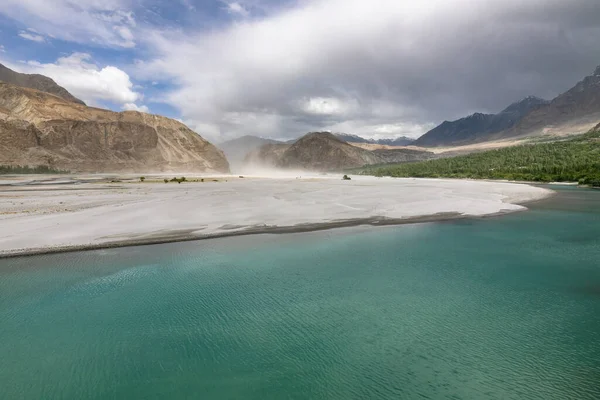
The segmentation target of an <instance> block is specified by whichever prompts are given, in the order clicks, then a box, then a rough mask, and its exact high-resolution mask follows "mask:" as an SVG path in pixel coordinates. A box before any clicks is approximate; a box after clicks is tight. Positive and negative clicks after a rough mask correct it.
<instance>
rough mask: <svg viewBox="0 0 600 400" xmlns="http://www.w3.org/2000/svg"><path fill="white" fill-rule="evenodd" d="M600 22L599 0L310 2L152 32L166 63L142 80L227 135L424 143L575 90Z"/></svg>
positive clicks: (143, 67)
mask: <svg viewBox="0 0 600 400" xmlns="http://www.w3.org/2000/svg"><path fill="white" fill-rule="evenodd" d="M231 4H233V3H229V6H230V8H231ZM597 18H600V8H599V7H598V6H597V1H595V0H573V1H570V2H569V3H568V4H566V3H565V2H562V1H558V0H531V1H528V2H522V1H519V0H502V1H500V0H497V1H494V0H490V1H480V2H474V1H469V0H429V1H423V2H415V1H408V0H376V1H372V2H364V1H349V0H310V1H306V2H301V3H298V5H296V6H295V7H294V8H288V9H285V10H283V11H280V12H277V13H276V14H273V15H269V16H266V17H264V18H258V19H256V18H255V19H252V20H248V19H244V20H243V21H241V22H240V21H238V22H236V23H234V24H231V25H229V26H227V27H226V28H223V29H221V30H210V31H206V32H198V33H189V32H182V31H179V30H178V31H163V32H156V31H154V32H151V33H150V34H148V35H146V37H145V40H146V45H148V46H149V47H150V48H152V49H153V51H154V53H155V56H154V57H153V58H152V59H150V60H146V61H145V62H141V63H139V64H138V65H136V66H134V67H133V70H132V72H131V73H134V74H135V75H136V76H139V77H146V78H147V79H148V80H156V78H153V77H156V76H160V77H161V79H163V80H169V79H170V80H171V81H172V83H174V84H175V85H176V89H175V90H171V91H169V92H166V93H164V95H163V97H164V99H163V101H165V102H168V103H169V104H171V105H173V106H175V107H176V108H177V109H179V110H180V111H181V114H182V117H183V119H184V120H186V121H197V122H198V123H201V124H202V126H203V127H204V129H207V130H210V131H211V132H213V134H216V135H221V136H224V137H231V136H236V135H240V134H244V133H257V131H260V132H258V133H260V134H261V135H262V136H273V137H275V136H279V137H281V136H287V137H291V136H294V135H297V134H301V133H304V132H307V131H309V130H317V129H331V130H336V129H337V128H340V129H341V128H343V129H347V130H348V131H349V132H351V133H360V134H365V135H367V136H374V135H379V134H381V132H389V133H390V134H395V135H410V136H418V135H420V134H421V133H423V132H424V131H425V130H427V129H428V128H429V127H431V126H433V125H435V124H437V123H440V122H442V121H443V120H444V119H454V118H458V117H461V116H464V115H466V114H468V113H471V112H474V111H483V112H486V111H488V112H496V111H499V110H501V109H503V108H504V107H505V106H507V105H508V104H510V103H512V102H513V101H516V100H518V99H520V98H522V97H525V96H527V95H530V94H534V95H539V96H543V97H547V98H548V97H553V96H555V95H556V94H558V93H560V92H562V91H564V90H566V89H568V88H569V87H570V86H572V85H573V84H574V83H575V82H576V80H578V79H579V78H580V77H582V76H584V75H585V74H586V73H589V72H590V71H591V70H593V68H594V66H595V65H597V64H598V63H600V56H598V54H600V41H597V40H593V38H598V37H600V26H599V25H598V24H597V22H596V21H597ZM259 127H260V128H259Z"/></svg>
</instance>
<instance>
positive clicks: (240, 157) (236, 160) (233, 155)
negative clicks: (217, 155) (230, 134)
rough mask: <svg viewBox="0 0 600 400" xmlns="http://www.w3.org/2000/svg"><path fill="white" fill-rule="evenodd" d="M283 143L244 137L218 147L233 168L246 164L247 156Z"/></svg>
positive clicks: (256, 137) (255, 137)
mask: <svg viewBox="0 0 600 400" xmlns="http://www.w3.org/2000/svg"><path fill="white" fill-rule="evenodd" d="M277 143H282V142H280V141H278V140H274V139H265V138H261V137H258V136H250V135H246V136H242V137H239V138H237V139H233V140H228V141H226V142H223V143H221V144H219V145H218V147H219V148H220V149H221V150H223V153H225V156H226V157H227V160H228V161H229V163H230V164H231V166H232V168H234V167H238V166H240V165H242V164H243V163H244V160H245V158H246V156H247V155H248V154H249V153H251V152H253V151H254V150H256V149H258V148H259V147H261V146H264V145H266V144H277Z"/></svg>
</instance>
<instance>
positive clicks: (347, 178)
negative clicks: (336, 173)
mask: <svg viewBox="0 0 600 400" xmlns="http://www.w3.org/2000/svg"><path fill="white" fill-rule="evenodd" d="M342 179H343V180H345V181H349V180H350V179H352V178H350V177H349V176H348V175H344V176H343V177H342Z"/></svg>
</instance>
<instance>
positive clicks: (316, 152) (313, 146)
mask: <svg viewBox="0 0 600 400" xmlns="http://www.w3.org/2000/svg"><path fill="white" fill-rule="evenodd" d="M380 162H382V158H380V157H379V156H377V155H376V154H375V153H374V152H371V151H368V150H363V149H361V148H358V147H355V146H352V145H350V144H348V143H346V142H344V141H342V140H340V139H338V138H337V137H335V135H333V134H332V133H329V132H312V133H309V134H307V135H305V136H303V137H301V138H300V139H298V140H296V141H295V142H294V143H293V144H287V143H283V144H267V145H265V146H262V147H260V148H259V149H256V150H255V151H253V152H251V153H250V154H249V155H248V156H247V157H246V163H247V164H248V165H255V166H269V167H276V168H284V169H305V170H312V171H340V170H342V169H346V168H354V167H360V166H363V165H366V164H377V163H380Z"/></svg>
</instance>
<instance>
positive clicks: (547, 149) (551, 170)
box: [362, 133, 600, 186]
mask: <svg viewBox="0 0 600 400" xmlns="http://www.w3.org/2000/svg"><path fill="white" fill-rule="evenodd" d="M362 173H363V174H367V175H376V176H393V177H417V178H418V177H423V178H425V177H427V178H473V179H508V180H521V181H533V182H579V183H580V184H585V185H592V186H600V133H589V134H586V135H583V136H580V137H577V138H575V139H570V140H565V141H560V142H552V143H537V144H528V145H521V146H515V147H507V148H503V149H498V150H491V151H485V152H481V153H474V154H469V155H465V156H459V157H453V158H444V159H437V160H430V161H423V162H418V163H411V164H395V165H386V166H379V167H373V168H366V169H365V170H363V171H362Z"/></svg>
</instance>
